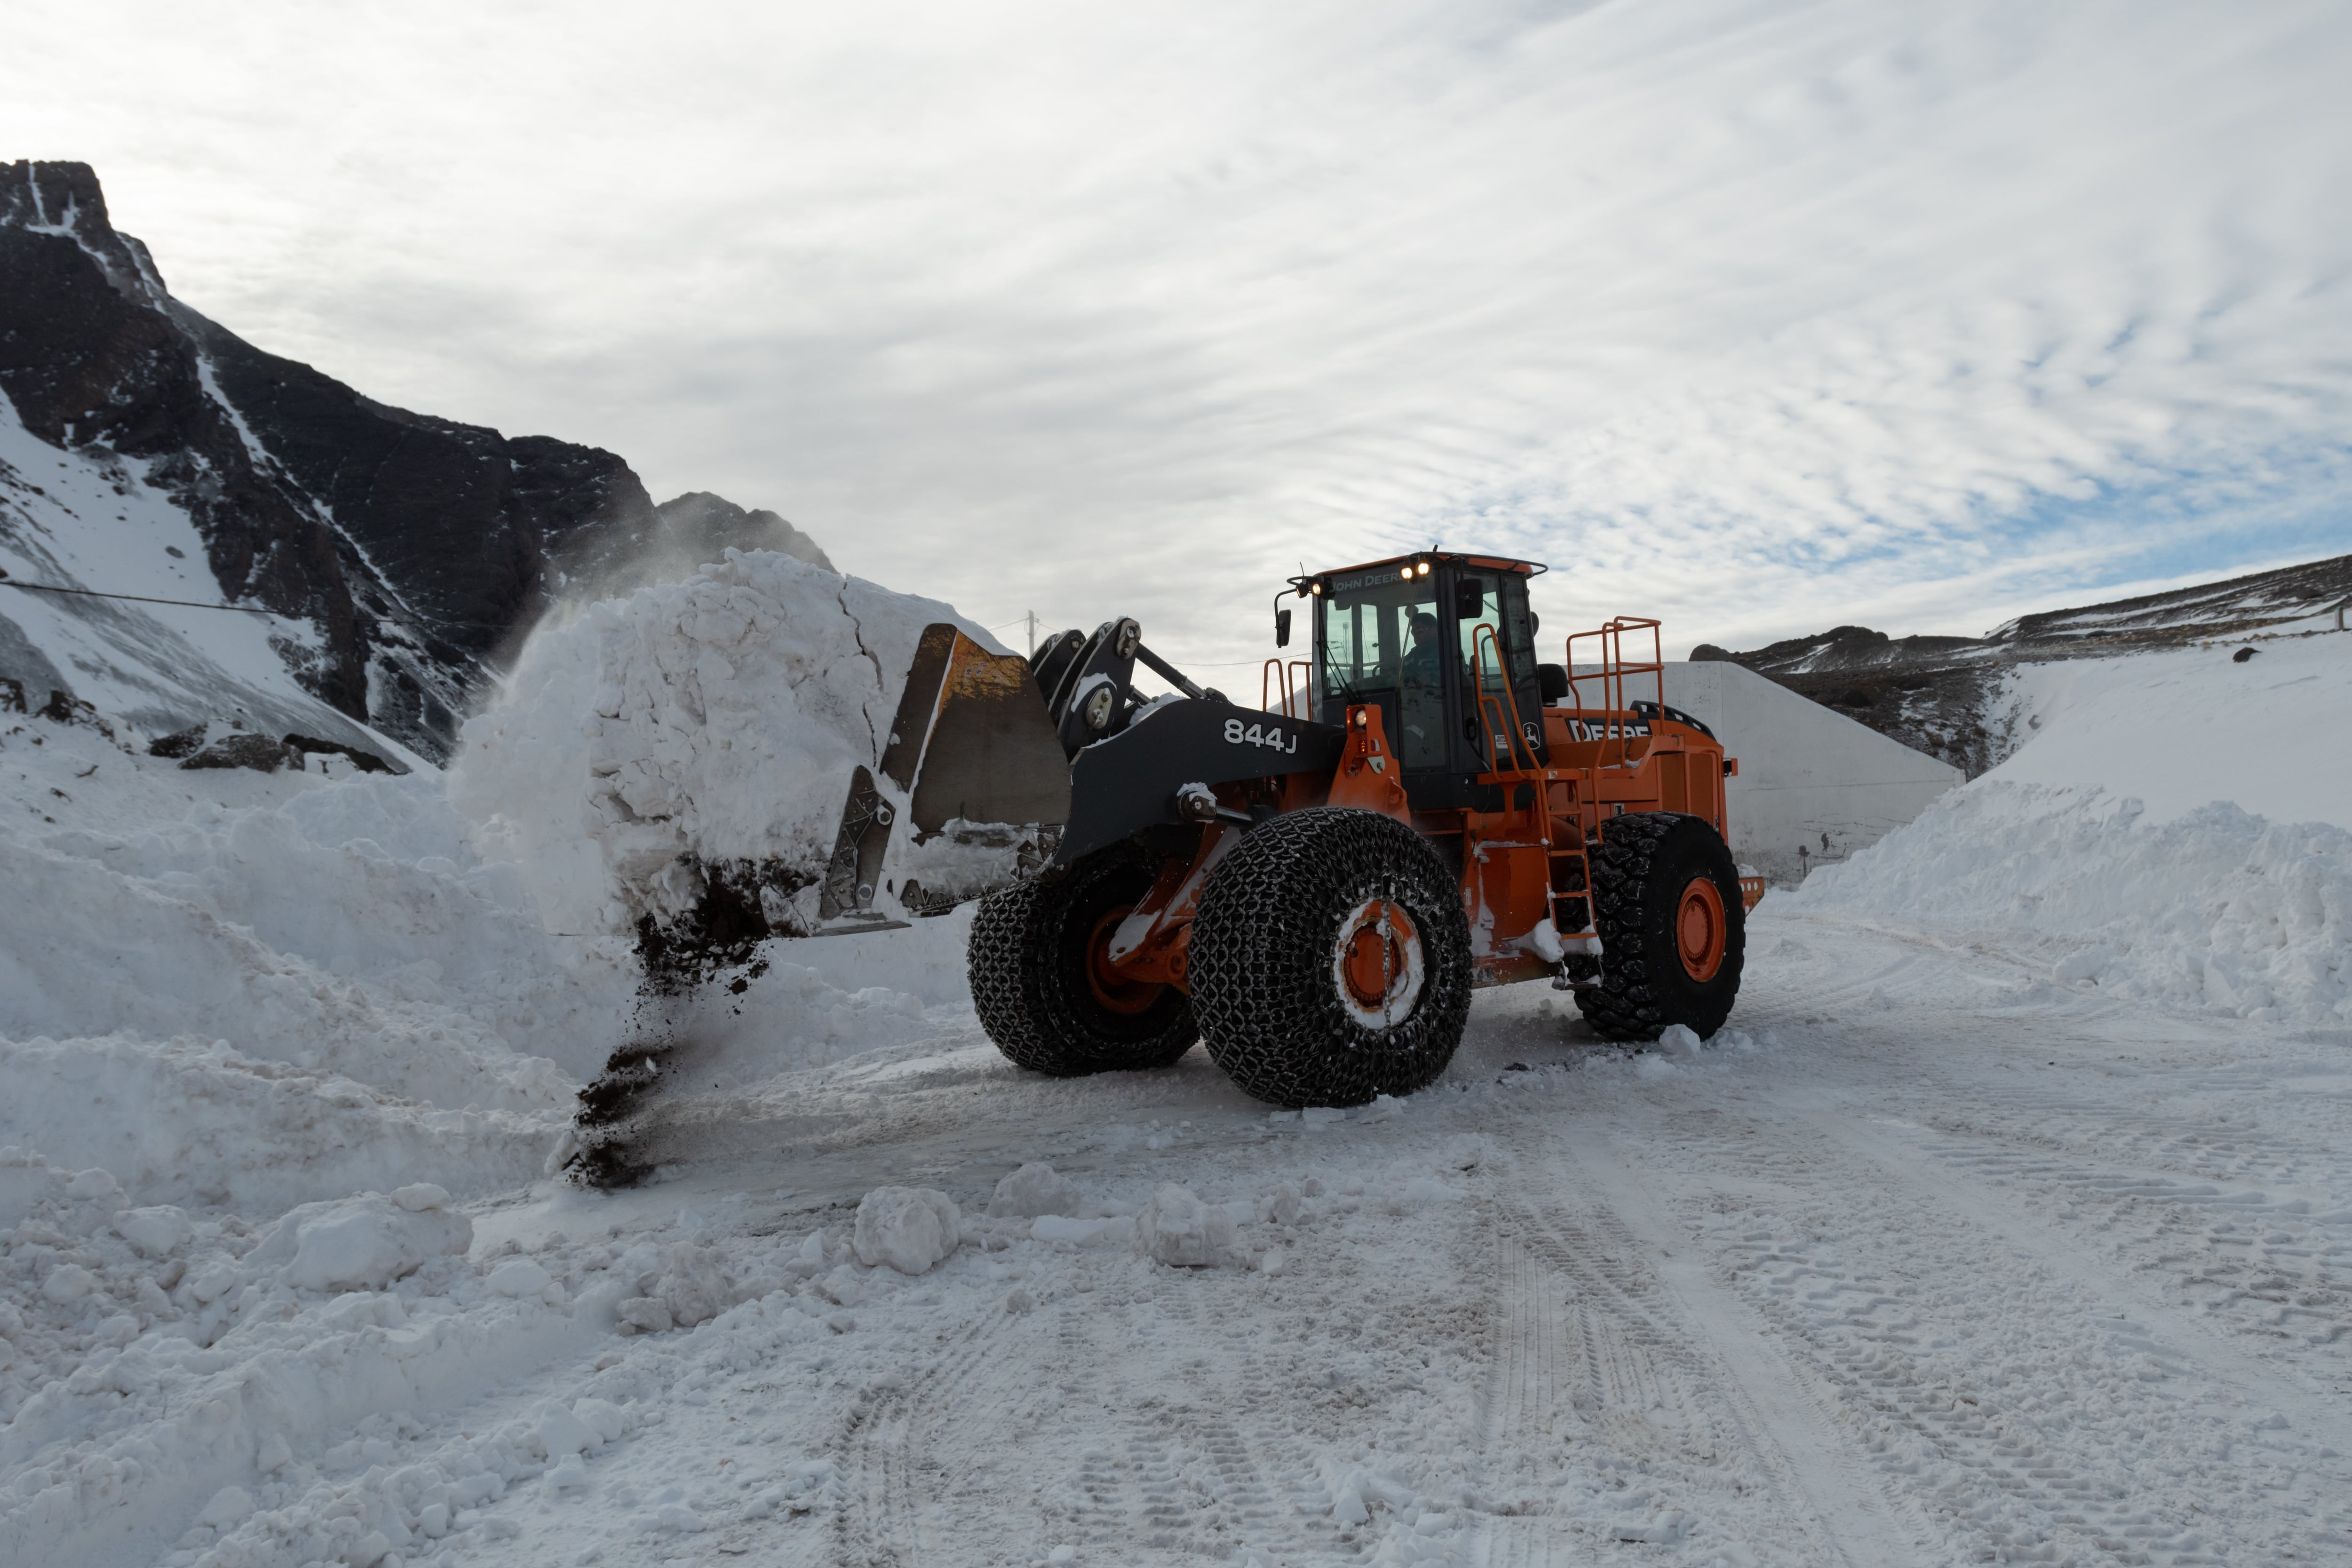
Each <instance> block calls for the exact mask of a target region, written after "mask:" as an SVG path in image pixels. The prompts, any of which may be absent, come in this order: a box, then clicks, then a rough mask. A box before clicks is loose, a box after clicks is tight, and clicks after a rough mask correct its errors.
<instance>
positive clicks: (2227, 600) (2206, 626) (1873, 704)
mask: <svg viewBox="0 0 2352 1568" xmlns="http://www.w3.org/2000/svg"><path fill="white" fill-rule="evenodd" d="M2347 601H2352V555H2338V556H2333V557H2331V558H2329V559H2327V560H2325V561H2313V562H2306V563H2304V564H2302V565H2299V566H2285V567H2281V568H2278V569H2277V570H2274V571H2270V572H2258V573H2254V574H2251V575H2248V576H2243V577H2232V578H2230V579H2228V580H2227V581H2224V582H2220V583H2206V584H2198V585H2197V586H2195V587H2189V588H2175V589H2172V590H2170V591H2169V592H2167V593H2162V594H2147V595H2140V596H2139V597H2137V598H2132V599H2116V600H2113V601H2111V602H2109V603H2106V604H2101V605H2086V606H2084V607H2083V608H2080V609H2072V610H2049V611H2045V612H2042V614H2039V615H2032V616H2020V617H2019V618H2018V619H2016V620H2013V621H2011V622H2008V623H2007V624H2006V625H2003V626H1996V627H1995V628H1993V629H1992V630H1991V631H1990V632H1988V633H1986V634H1985V635H1984V636H1983V637H1889V636H1887V634H1886V633H1885V632H1879V631H1873V630H1871V629H1870V628H1869V627H1868V626H1835V627H1832V628H1831V629H1830V630H1828V631H1825V632H1817V633H1815V634H1813V635H1812V636H1811V637H1790V638H1788V639H1786V640H1785V641H1781V642H1776V643H1773V644H1771V645H1770V646H1769V647H1760V648H1757V649H1755V650H1754V651H1752V652H1748V653H1733V652H1731V651H1730V650H1729V649H1727V648H1721V647H1715V646H1714V645H1713V644H1710V643H1701V644H1700V645H1699V646H1698V647H1695V648H1693V649H1692V650H1691V658H1694V659H1727V660H1729V661H1731V662H1732V663H1735V664H1742V665H1746V666H1747V667H1748V668H1750V669H1752V670H1755V671H1756V672H1757V673H1758V674H1759V675H1764V676H1769V677H1770V678H1771V679H1774V680H1777V681H1779V682H1780V684H1781V685H1783V686H1786V687H1788V688H1790V689H1791V690H1794V691H1799V692H1801V693H1803V694H1804V695H1805V696H1807V697H1810V698H1811V699H1812V700H1814V701H1816V702H1820V703H1823V704H1825V705H1827V706H1829V707H1832V708H1835V709H1837V710H1839V711H1841V712H1843V713H1845V714H1846V715H1847V716H1849V717H1850V718H1853V719H1857V720H1860V721H1862V722H1863V723H1864V724H1867V725H1869V726H1870V727H1871V728H1873V729H1874V730H1877V731H1880V732H1882V733H1884V734H1887V735H1891V736H1893V737H1894V738H1895V739H1896V740H1898V741H1901V742H1903V743H1904V744H1905V745H1906V746H1910V747H1913V748H1914V749H1916V750H1918V751H1922V752H1927V753H1928V754H1929V755H1931V756H1937V757H1941V758H1943V759H1944V760H1945V761H1946V762H1948V763H1952V764H1953V765H1954V766H1956V767H1959V768H1962V769H1965V770H1966V771H1967V773H1968V774H1969V777H1970V778H1974V777H1976V776H1977V775H1978V774H1979V773H1983V772H1985V771H1986V770H1987V769H1989V768H1991V767H1995V766H1997V765H1999V763H2000V761H2001V760H2002V758H2003V757H2005V756H2006V755H2007V754H2008V750H2007V749H2008V746H2009V737H2008V735H2007V733H2006V731H2004V729H2003V728H2002V727H2001V725H2000V723H1999V722H1998V721H1996V719H1995V716H1994V708H1995V706H1996V702H1997V699H1998V696H1999V691H2000V686H2001V684H2002V678H2003V676H2004V675H2005V673H2006V672H2007V671H2008V670H2009V669H2010V668H2013V667H2014V666H2016V665H2018V664H2021V663H2031V662H2040V661H2043V660H2049V659H2058V658H2107V657H2112V656H2115V655H2117V654H2132V653H2146V652H2151V651H2155V650H2157V649H2160V648H2171V647H2182V646H2185V645H2188V644H2191V643H2198V642H2209V641H2212V640H2215V639H2217V638H2237V637H2279V636H2293V635H2297V634H2299V633H2303V632H2308V631H2318V630H2328V629H2333V628H2334V627H2335V626H2336V623H2337V620H2338V618H2339V614H2340V611H2341V608H2342V606H2344V605H2346V604H2347Z"/></svg>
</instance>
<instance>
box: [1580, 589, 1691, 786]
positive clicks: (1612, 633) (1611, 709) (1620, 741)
mask: <svg viewBox="0 0 2352 1568" xmlns="http://www.w3.org/2000/svg"><path fill="white" fill-rule="evenodd" d="M1659 626H1660V623H1659V622H1657V621H1654V620H1650V619H1647V618H1645V617H1643V616H1618V617H1617V618H1616V619H1615V620H1612V621H1611V622H1610V623H1609V624H1608V625H1607V626H1601V627H1600V628H1599V629H1597V630H1594V631H1589V632H1570V633H1569V634H1568V645H1567V647H1566V649H1565V650H1564V654H1565V657H1566V658H1567V661H1568V662H1567V664H1566V666H1565V667H1564V668H1565V669H1566V671H1567V675H1568V689H1569V694H1570V697H1571V698H1573V699H1574V700H1575V702H1576V706H1577V707H1578V708H1579V709H1580V710H1582V709H1588V708H1589V707H1590V704H1588V703H1587V702H1586V701H1585V700H1584V689H1583V682H1585V681H1588V680H1591V681H1598V682H1599V683H1600V685H1601V711H1603V712H1608V713H1630V712H1632V711H1633V705H1632V704H1631V703H1630V702H1628V701H1627V700H1625V682H1626V678H1627V677H1629V676H1635V677H1638V676H1643V675H1647V676H1650V677H1652V678H1653V679H1654V680H1655V681H1656V683H1657V690H1658V707H1659V708H1660V709H1661V710H1663V709H1664V707H1665V705H1666V661H1665V646H1664V640H1663V634H1662V633H1661V632H1660V631H1659V629H1658V628H1659ZM1644 628H1646V629H1647V630H1648V631H1649V634H1650V658H1649V662H1647V663H1645V664H1631V663H1628V662H1626V658H1625V634H1626V633H1627V632H1639V631H1642V630H1643V629H1644ZM1585 637H1592V638H1595V639H1597V640H1598V641H1599V642H1600V644H1601V658H1600V666H1601V668H1599V669H1597V670H1594V671H1592V672H1591V673H1590V674H1587V675H1584V676H1581V677H1580V676H1579V675H1578V674H1577V673H1576V645H1577V643H1578V642H1579V641H1580V640H1582V639H1583V638H1585ZM1630 731H1631V726H1630V725H1625V724H1620V723H1617V722H1615V721H1611V722H1609V723H1607V724H1605V725H1604V726H1603V727H1602V731H1601V738H1602V742H1603V744H1604V745H1605V744H1606V743H1607V742H1609V741H1611V740H1614V741H1615V742H1617V758H1616V761H1615V762H1613V763H1600V764H1599V765H1601V766H1604V767H1622V766H1623V765H1624V763H1625V762H1626V758H1627V753H1628V751H1629V750H1630V748H1631V746H1632V744H1633V736H1632V734H1631V733H1630ZM1596 761H1597V759H1596Z"/></svg>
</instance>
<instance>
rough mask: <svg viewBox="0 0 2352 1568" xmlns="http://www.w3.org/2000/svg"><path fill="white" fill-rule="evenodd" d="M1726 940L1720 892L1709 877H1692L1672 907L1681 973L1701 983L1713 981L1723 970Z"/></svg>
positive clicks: (1713, 880)
mask: <svg viewBox="0 0 2352 1568" xmlns="http://www.w3.org/2000/svg"><path fill="white" fill-rule="evenodd" d="M1726 940H1727V936H1726V931H1725V927H1724V921H1723V893H1722V891H1721V889H1718V888H1717V887H1716V885H1715V879H1713V878H1711V877H1693V878H1692V879H1690V882H1689V884H1688V885H1687V886H1685V888H1684V889H1683V896H1682V897H1681V898H1680V899H1679V900H1675V951H1676V952H1678V953H1680V955H1681V957H1682V961H1683V973H1685V974H1687V975H1689V976H1690V977H1691V978H1692V979H1693V980H1696V981H1699V982H1701V983H1704V982H1706V981H1709V980H1712V979H1714V978H1715V972H1716V971H1717V970H1718V969H1721V968H1722V967H1723V948H1724V942H1725V941H1726Z"/></svg>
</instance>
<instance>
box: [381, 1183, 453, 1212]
mask: <svg viewBox="0 0 2352 1568" xmlns="http://www.w3.org/2000/svg"><path fill="white" fill-rule="evenodd" d="M392 1201H393V1202H394V1203H396V1204H398V1205H400V1206H401V1207H402V1208H404V1209H406V1210H407V1211H408V1212H409V1213H411V1214H423V1213H424V1212H425V1210H427V1209H446V1208H447V1207H448V1206H449V1189H448V1188H446V1187H436V1186H435V1185H434V1184H432V1183H431V1182H414V1183H411V1184H409V1185H407V1186H404V1187H398V1188H394V1191H393V1194H392Z"/></svg>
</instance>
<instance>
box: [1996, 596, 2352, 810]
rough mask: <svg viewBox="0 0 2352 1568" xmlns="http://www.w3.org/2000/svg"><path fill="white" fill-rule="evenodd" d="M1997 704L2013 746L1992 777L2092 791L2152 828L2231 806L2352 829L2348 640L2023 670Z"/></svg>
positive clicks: (2278, 640)
mask: <svg viewBox="0 0 2352 1568" xmlns="http://www.w3.org/2000/svg"><path fill="white" fill-rule="evenodd" d="M2237 647H2253V648H2254V649H2255V650H2256V651H2255V652H2254V653H2253V654H2252V657H2250V658H2246V659H2244V660H2243V661H2240V660H2239V659H2237V658H2236V657H2235V650H2236V648H2237ZM1997 704H1998V709H1997V710H1998V711H1999V712H2000V718H2001V721H2002V723H2003V725H2004V727H2005V728H2007V729H2008V730H2009V731H2010V732H2011V734H2013V735H2014V736H2015V737H2016V739H2017V741H2018V742H2019V745H2018V749H2017V751H2016V752H2014V753H2013V754H2012V755H2011V757H2010V758H2009V760H2008V761H2006V762H2004V763H2001V764H2000V766H1999V767H1997V768H1995V769H1994V770H1993V771H1992V772H1991V773H1990V774H1988V775H1987V776H1988V777H1990V778H1993V779H2003V780H2007V781H2009V782H2011V783H2014V784H2063V785H2074V784H2095V785H2098V786H2099V787H2101V788H2103V789H2105V790H2107V791H2109V792H2111V793H2113V794H2116V795H2132V796H2135V797H2137V799H2138V800H2139V801H2140V803H2141V805H2143V806H2144V807H2145V808H2146V809H2147V814H2148V819H2149V820H2150V821H2151V822H2163V821H2168V820H2169V819H2171V818H2173V817H2176V816H2179V815H2181V814H2182V813H2183V812H2186V811H2188V810H2189V809H2191V808H2192V807H2195V806H2200V805H2209V804H2210V803H2211V802H2214V801H2230V802H2232V803H2234V804H2235V805H2238V806H2240V807H2241V808H2242V809H2243V810H2245V811H2248V812H2251V813H2252V814H2253V815H2254V816H2264V817H2268V818H2270V819H2271V820H2272V821H2273V822H2326V823H2332V824H2334V825H2335V826H2337V827H2342V828H2347V829H2352V778H2347V773H2346V768H2347V762H2352V756H2347V749H2346V743H2345V735H2344V730H2345V726H2346V724H2347V721H2352V635H2347V636H2343V637H2336V636H2332V635H2317V636H2304V637H2271V638H2265V639H2263V641H2261V642H2258V643H2252V644H2225V645H2221V646H2215V647H2190V648H2179V649H2174V650H2170V651H2167V652H2162V653H2147V654H2140V655H2137V656H2135V657H2132V658H2076V659H2063V660H2055V661H2053V662H2050V663H2046V664H2027V665H2020V666H2018V667H2017V668H2015V669H2014V670H2012V671H2011V672H2010V673H2009V675H2008V677H2007V680H2006V684H2005V685H2004V687H2003V688H2002V690H2001V692H2000V696H1999V698H1998V699H1997Z"/></svg>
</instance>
